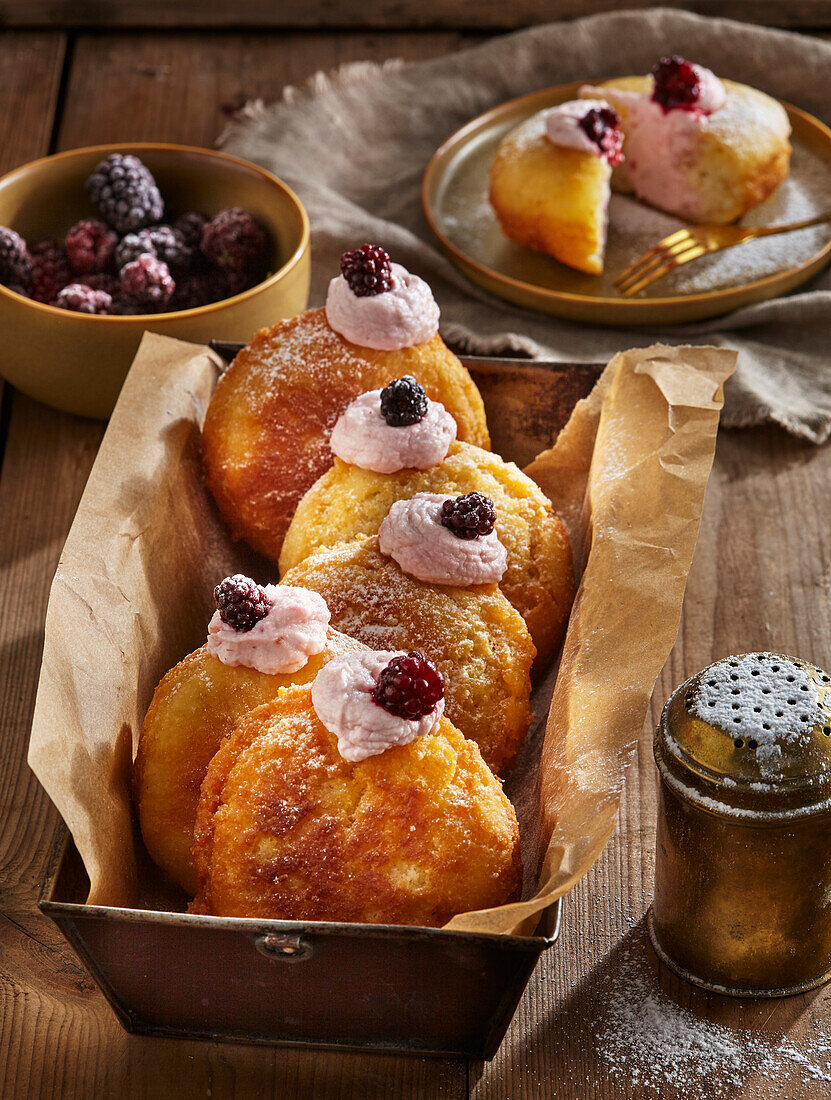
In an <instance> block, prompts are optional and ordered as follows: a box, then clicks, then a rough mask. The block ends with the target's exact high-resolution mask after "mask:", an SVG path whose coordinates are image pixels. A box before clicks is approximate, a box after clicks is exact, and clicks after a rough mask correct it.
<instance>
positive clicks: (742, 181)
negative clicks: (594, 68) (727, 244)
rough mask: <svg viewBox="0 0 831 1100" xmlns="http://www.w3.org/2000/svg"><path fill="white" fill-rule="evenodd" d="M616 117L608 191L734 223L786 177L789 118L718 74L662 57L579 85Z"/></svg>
mask: <svg viewBox="0 0 831 1100" xmlns="http://www.w3.org/2000/svg"><path fill="white" fill-rule="evenodd" d="M580 94H581V95H583V96H585V97H586V98H593V97H596V98H602V99H603V100H608V102H609V103H611V104H612V105H613V107H614V108H615V110H616V111H617V112H618V114H619V115H620V120H621V123H620V124H621V128H622V130H623V133H624V142H623V153H624V157H623V160H622V162H621V163H620V165H619V166H618V167H617V169H616V170H615V175H614V179H613V187H614V188H615V190H621V191H634V193H635V195H636V196H637V197H638V198H640V199H644V200H645V201H646V202H648V203H651V204H652V205H653V206H656V207H658V209H659V210H665V211H667V212H668V213H670V214H677V215H678V216H679V217H680V218H683V219H684V220H685V221H690V222H695V223H699V224H715V225H722V224H727V223H728V222H733V221H735V220H736V219H737V218H740V217H741V216H742V214H745V213H747V211H748V210H751V209H752V208H753V207H754V206H758V205H759V203H760V202H763V201H764V200H765V199H766V198H768V197H769V196H770V195H771V194H772V193H773V192H774V191H775V190H776V188H777V187H778V186H779V184H780V183H781V182H782V181H783V180H784V179H785V178H786V177H787V175H788V170H789V166H790V155H791V147H790V143H789V141H788V138H789V136H790V132H791V127H790V123H789V121H788V115H787V113H786V111H785V109H784V107H782V105H781V104H780V103H777V102H776V100H775V99H771V97H770V96H768V95H765V94H764V92H759V91H757V90H756V89H755V88H750V87H748V86H747V85H746V84H737V83H735V82H734V81H732V80H720V79H719V78H718V77H717V76H715V75H714V73H712V72H711V71H710V70H709V69H706V68H704V66H703V65H694V64H692V63H691V62H689V61H686V60H685V59H684V58H682V57H677V56H676V57H665V58H662V59H661V61H659V62H658V64H657V65H656V66H655V68H654V69H653V72H652V75H651V76H636V77H625V78H622V79H618V80H607V81H604V82H603V83H602V84H600V85H599V86H598V87H591V86H587V87H584V88H581V90H580Z"/></svg>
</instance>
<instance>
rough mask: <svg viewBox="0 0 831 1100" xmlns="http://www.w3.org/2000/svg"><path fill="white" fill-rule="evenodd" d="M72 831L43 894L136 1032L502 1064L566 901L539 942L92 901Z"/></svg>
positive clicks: (45, 907) (45, 905) (44, 906)
mask: <svg viewBox="0 0 831 1100" xmlns="http://www.w3.org/2000/svg"><path fill="white" fill-rule="evenodd" d="M85 879H86V876H85V874H84V871H83V868H82V866H81V862H80V859H79V857H78V853H77V851H76V850H75V845H74V844H73V843H72V840H71V838H70V837H69V836H68V834H67V833H66V831H65V830H62V836H61V837H60V839H59V842H58V844H57V845H56V847H55V851H54V853H53V856H52V861H51V866H50V870H49V874H48V877H47V880H46V884H45V886H44V889H43V892H42V894H41V898H40V903H39V904H40V909H41V910H42V912H44V913H46V914H47V915H48V916H50V917H51V918H52V920H53V921H54V922H55V923H56V924H57V926H58V927H59V928H60V930H61V932H62V933H63V934H64V936H65V937H66V939H67V940H68V941H69V943H70V944H71V946H72V947H73V948H74V950H75V952H76V953H77V954H78V956H79V957H80V959H81V961H82V962H83V963H84V965H85V966H86V967H87V969H88V970H89V972H90V974H91V975H92V977H93V978H94V979H95V981H96V982H97V984H98V985H99V987H100V988H101V990H102V992H103V993H104V996H105V997H106V998H107V1000H108V1001H109V1002H110V1004H111V1005H112V1007H113V1009H114V1010H115V1012H116V1015H117V1016H118V1018H119V1020H120V1021H121V1023H122V1024H123V1025H124V1027H125V1028H126V1029H127V1030H128V1031H134V1032H138V1033H140V1034H144V1035H162V1036H167V1037H176V1038H182V1039H223V1040H227V1041H231V1042H245V1043H269V1044H273V1045H277V1046H285V1045H298V1046H315V1047H339V1048H342V1049H347V1050H349V1049H352V1050H377V1051H387V1052H393V1053H398V1054H444V1055H447V1054H456V1055H460V1054H461V1055H468V1056H470V1057H473V1058H485V1059H487V1058H492V1057H493V1055H494V1054H495V1053H496V1051H497V1049H498V1047H499V1044H500V1042H501V1041H502V1037H503V1035H504V1034H505V1031H506V1030H507V1027H508V1024H509V1023H510V1020H511V1017H512V1016H513V1014H514V1010H515V1009H516V1006H517V1004H518V1002H519V999H520V997H521V996H522V992H523V990H524V989H525V986H526V984H527V982H528V979H529V978H530V976H531V972H532V971H533V969H534V966H535V965H536V962H537V959H538V958H539V957H540V955H541V954H542V952H543V951H546V950H547V949H548V948H550V947H551V946H552V945H553V944H554V943H555V941H556V939H557V936H558V935H559V930H560V910H561V905H560V903H559V902H558V903H557V905H555V906H554V907H552V909H551V910H550V911H549V912H548V913H547V914H546V916H545V920H544V928H541V929H540V930H539V931H538V933H537V935H535V936H498V935H481V934H471V933H466V932H448V931H444V930H442V929H440V928H410V927H406V926H402V925H373V924H328V923H324V922H322V921H308V922H305V921H259V920H242V919H240V918H238V917H203V916H195V915H192V914H190V913H170V912H153V911H148V910H143V909H119V908H110V907H106V906H92V905H85V904H84V903H83V899H84V898H85V897H86V890H87V886H88V883H86V881H85Z"/></svg>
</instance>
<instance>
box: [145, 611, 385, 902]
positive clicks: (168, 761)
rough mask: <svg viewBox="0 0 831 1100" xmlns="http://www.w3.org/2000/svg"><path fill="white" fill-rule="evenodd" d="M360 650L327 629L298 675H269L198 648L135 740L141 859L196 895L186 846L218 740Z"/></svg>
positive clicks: (172, 676)
mask: <svg viewBox="0 0 831 1100" xmlns="http://www.w3.org/2000/svg"><path fill="white" fill-rule="evenodd" d="M363 648H364V647H363V646H362V645H361V644H360V643H359V642H356V641H353V640H352V639H351V638H348V637H346V636H345V635H343V634H339V633H338V632H337V631H335V630H329V631H328V633H327V640H326V647H325V648H324V649H323V650H322V651H321V652H320V653H318V654H317V655H316V656H314V657H310V658H309V660H308V663H307V664H306V665H305V667H304V668H302V669H300V671H299V672H293V673H289V674H287V675H268V674H266V673H264V672H258V671H257V670H256V669H253V668H245V667H242V666H238V667H233V668H232V667H229V666H227V665H224V664H223V663H222V662H221V661H220V660H219V659H218V658H217V657H213V656H211V655H210V654H209V653H208V651H207V649H206V647H205V646H202V648H201V649H197V650H196V652H195V653H191V654H190V656H188V657H185V659H184V660H183V661H180V662H179V664H178V665H176V666H175V667H174V668H172V669H171V670H170V672H168V673H167V675H166V676H165V677H164V679H163V680H162V681H161V683H160V684H159V686H158V687H157V688H156V692H155V694H154V696H153V701H152V702H151V704H150V708H149V709H148V711H147V716H146V717H145V719H144V724H143V726H142V728H141V733H140V735H139V744H138V754H137V756H136V762H135V769H134V772H133V795H134V799H135V802H136V805H137V807H138V811H139V821H140V824H141V831H142V836H143V837H144V843H145V846H146V847H147V850H148V852H149V853H150V855H151V856H152V858H153V859H154V860H155V862H156V863H157V864H158V865H159V866H160V867H161V868H162V869H163V870H165V871H166V872H167V873H168V874H169V875H170V877H171V878H172V879H174V881H176V882H178V883H179V885H180V886H183V887H184V889H185V890H187V891H188V893H190V894H193V893H194V892H195V890H196V876H195V873H194V870H193V862H192V860H191V847H192V845H193V822H194V819H195V817H196V804H197V802H198V801H199V788H200V787H201V785H202V780H203V779H204V778H205V772H206V771H207V769H208V764H209V763H210V761H211V757H212V756H213V755H214V753H215V752H216V750H217V749H218V748H219V745H220V743H221V741H222V739H223V738H224V737H226V736H227V735H228V734H229V733H230V732H231V730H232V729H233V728H234V726H235V725H236V724H237V722H238V721H239V719H240V718H241V717H242V716H243V715H244V714H246V713H247V712H248V711H249V710H253V709H254V707H258V706H260V705H261V704H262V703H265V702H267V701H268V700H270V699H273V698H274V697H275V696H276V695H277V692H278V691H279V690H280V688H281V687H285V686H286V685H287V684H291V683H305V682H307V681H311V680H313V679H314V678H315V676H316V675H317V673H318V670H319V669H320V668H321V667H322V666H323V665H324V664H325V663H326V662H327V661H329V660H331V659H332V657H339V656H341V655H342V654H346V653H354V652H356V651H358V650H361V649H363Z"/></svg>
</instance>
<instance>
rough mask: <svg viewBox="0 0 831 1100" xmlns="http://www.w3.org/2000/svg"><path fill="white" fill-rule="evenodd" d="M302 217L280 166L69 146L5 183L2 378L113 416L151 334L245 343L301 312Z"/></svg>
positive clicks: (305, 274)
mask: <svg viewBox="0 0 831 1100" xmlns="http://www.w3.org/2000/svg"><path fill="white" fill-rule="evenodd" d="M309 269H310V262H309V225H308V218H307V216H306V213H305V211H304V209H303V207H302V205H301V203H300V201H299V199H298V198H297V197H296V195H294V193H293V192H292V191H291V190H290V189H289V188H288V187H287V186H286V185H285V184H284V183H282V182H281V181H280V180H279V179H277V177H276V176H273V175H271V174H270V173H269V172H266V171H264V170H263V169H262V168H259V167H257V166H256V165H254V164H250V163H248V162H247V161H244V160H240V159H238V158H236V157H231V156H227V155H226V154H224V153H217V152H214V151H212V150H209V149H197V148H189V147H187V146H177V145H151V144H146V145H135V144H126V145H118V146H114V145H113V146H97V147H94V148H88V149H73V150H70V151H69V152H66V153H59V154H57V155H56V156H52V157H46V158H44V159H43V160H39V161H34V162H33V163H31V164H27V165H24V166H22V167H21V168H17V169H15V170H14V171H13V172H10V173H8V174H7V175H6V176H4V177H3V178H2V179H0V322H2V324H3V326H4V330H5V334H6V339H5V341H4V350H3V352H2V355H0V374H2V375H3V376H4V377H5V378H6V379H7V380H8V381H9V382H11V383H12V384H13V385H15V386H16V387H17V388H18V389H20V390H22V391H23V392H24V393H27V394H29V395H30V396H32V397H35V398H37V399H38V400H40V401H44V402H45V403H46V404H49V405H53V406H55V407H57V408H61V409H65V410H67V411H69V412H74V413H81V414H83V415H87V416H97V417H105V416H108V415H109V413H110V412H111V410H112V407H113V405H114V404H115V401H116V398H117V397H118V393H119V391H120V389H121V385H122V383H123V381H124V378H125V376H126V374H127V371H128V369H129V367H130V363H131V362H132V360H133V357H134V355H135V353H136V350H137V348H138V345H139V343H140V342H141V338H142V336H143V334H144V332H145V331H146V330H150V331H153V332H158V333H161V334H162V335H165V336H172V337H175V338H177V339H181V340H188V341H193V342H194V343H207V341H208V340H210V339H213V338H216V339H224V340H241V341H245V340H248V339H249V338H250V337H251V335H252V333H253V332H255V331H256V330H257V329H259V328H261V327H264V326H266V325H271V324H273V323H274V322H275V321H277V320H279V319H280V318H283V317H290V316H293V315H295V314H296V313H299V312H301V311H302V310H303V309H304V308H305V306H306V301H307V297H308V290H309Z"/></svg>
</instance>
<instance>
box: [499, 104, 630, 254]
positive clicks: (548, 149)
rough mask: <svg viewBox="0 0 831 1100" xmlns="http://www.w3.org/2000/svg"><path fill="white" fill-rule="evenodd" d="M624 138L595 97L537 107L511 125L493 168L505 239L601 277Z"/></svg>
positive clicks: (608, 110) (607, 108) (614, 119)
mask: <svg viewBox="0 0 831 1100" xmlns="http://www.w3.org/2000/svg"><path fill="white" fill-rule="evenodd" d="M554 138H556V140H554ZM622 140H623V139H622V135H621V133H620V129H619V126H618V117H617V115H616V113H615V112H614V111H613V110H612V109H611V107H610V106H609V104H608V103H601V104H598V103H594V102H592V101H590V100H574V101H572V102H570V103H564V104H561V105H560V106H559V107H555V108H553V109H552V110H550V111H540V112H538V113H537V114H535V115H532V116H531V118H529V119H526V121H525V122H523V123H522V124H521V125H520V126H517V127H516V129H514V130H511V132H510V133H509V134H507V135H506V136H505V137H504V138H503V139H502V141H501V142H500V144H499V147H498V149H497V151H496V156H495V157H494V160H493V164H492V165H491V171H490V192H489V197H490V202H491V206H492V207H493V209H494V211H495V213H496V216H497V218H498V219H499V222H500V225H501V226H502V231H503V232H504V233H505V236H506V237H510V238H511V240H514V241H516V242H517V243H518V244H524V245H525V246H526V247H528V248H533V249H536V250H537V251H538V252H545V253H547V254H548V255H549V256H553V257H554V258H555V259H557V260H560V262H561V263H564V264H568V265H569V266H570V267H575V268H577V269H578V270H579V271H585V272H587V273H588V274H590V275H598V274H600V272H601V271H602V270H603V255H604V252H605V249H606V225H607V221H608V207H609V198H610V196H611V180H612V166H613V165H614V164H616V163H617V162H618V159H619V156H620V147H621V144H622Z"/></svg>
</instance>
